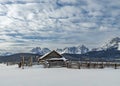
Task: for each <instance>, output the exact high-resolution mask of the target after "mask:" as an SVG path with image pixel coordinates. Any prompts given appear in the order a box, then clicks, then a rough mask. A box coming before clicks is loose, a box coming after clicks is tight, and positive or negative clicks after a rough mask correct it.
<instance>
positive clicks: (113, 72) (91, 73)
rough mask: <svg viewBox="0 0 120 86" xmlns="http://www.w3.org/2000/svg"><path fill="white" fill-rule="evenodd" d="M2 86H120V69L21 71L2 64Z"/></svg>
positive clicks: (32, 69) (33, 69)
mask: <svg viewBox="0 0 120 86" xmlns="http://www.w3.org/2000/svg"><path fill="white" fill-rule="evenodd" d="M0 86H120V69H113V68H109V69H67V68H41V67H40V66H34V67H32V68H25V69H19V68H17V65H15V66H6V65H4V64H0Z"/></svg>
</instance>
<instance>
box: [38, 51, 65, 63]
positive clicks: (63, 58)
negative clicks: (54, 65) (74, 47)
mask: <svg viewBox="0 0 120 86" xmlns="http://www.w3.org/2000/svg"><path fill="white" fill-rule="evenodd" d="M52 52H56V51H54V50H53V51H51V52H48V53H46V54H45V55H43V56H41V57H40V58H39V59H43V58H44V57H46V56H47V55H49V54H50V53H52ZM56 53H58V52H56ZM58 54H59V53H58ZM59 55H61V54H59ZM61 56H62V55H61ZM51 59H54V60H55V58H51ZM56 59H57V60H58V59H62V60H64V61H66V60H67V59H65V57H63V56H62V58H56Z"/></svg>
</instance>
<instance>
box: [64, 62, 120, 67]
mask: <svg viewBox="0 0 120 86" xmlns="http://www.w3.org/2000/svg"><path fill="white" fill-rule="evenodd" d="M66 67H67V68H75V69H81V68H101V69H102V68H114V69H117V68H120V62H91V61H67V62H66Z"/></svg>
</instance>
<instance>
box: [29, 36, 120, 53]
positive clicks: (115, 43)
mask: <svg viewBox="0 0 120 86" xmlns="http://www.w3.org/2000/svg"><path fill="white" fill-rule="evenodd" d="M109 49H116V50H120V38H119V37H116V38H113V39H112V40H110V41H109V42H107V43H105V45H103V46H102V47H98V48H93V49H92V50H90V49H89V48H87V47H86V46H85V45H81V46H73V47H65V48H63V49H59V48H57V49H56V51H57V52H59V53H61V54H64V53H68V54H85V53H87V52H89V51H102V50H109ZM50 51H51V50H50V49H49V48H43V49H42V48H40V47H36V48H33V49H32V50H31V52H32V53H34V54H40V55H44V54H45V53H48V52H50Z"/></svg>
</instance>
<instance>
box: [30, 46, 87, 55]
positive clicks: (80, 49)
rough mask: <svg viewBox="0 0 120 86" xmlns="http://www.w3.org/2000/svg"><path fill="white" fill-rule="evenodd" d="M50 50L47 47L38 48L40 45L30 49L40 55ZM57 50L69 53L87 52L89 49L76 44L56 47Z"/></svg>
mask: <svg viewBox="0 0 120 86" xmlns="http://www.w3.org/2000/svg"><path fill="white" fill-rule="evenodd" d="M50 51H51V50H50V49H49V48H43V49H42V48H40V47H36V48H33V49H32V50H31V52H32V53H34V54H40V55H44V54H45V53H48V52H50ZM56 51H57V52H59V53H61V54H63V53H69V54H84V53H87V52H88V51H89V49H88V48H87V47H86V46H84V45H82V46H77V47H65V48H63V49H58V48H57V49H56Z"/></svg>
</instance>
